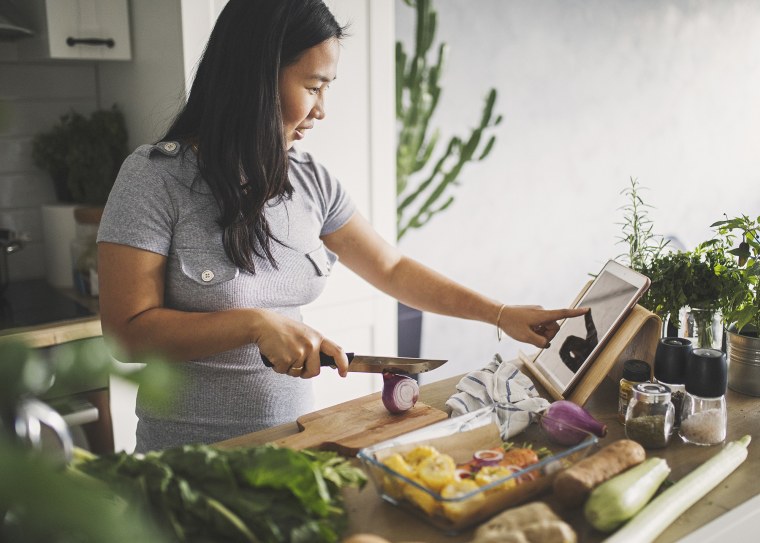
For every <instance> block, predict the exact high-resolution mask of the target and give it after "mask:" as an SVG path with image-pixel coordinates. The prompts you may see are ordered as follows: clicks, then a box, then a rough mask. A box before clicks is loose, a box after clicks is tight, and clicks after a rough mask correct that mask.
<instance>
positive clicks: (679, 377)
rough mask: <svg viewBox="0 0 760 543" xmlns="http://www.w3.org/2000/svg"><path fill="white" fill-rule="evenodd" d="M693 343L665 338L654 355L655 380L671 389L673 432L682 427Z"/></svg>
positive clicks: (661, 339)
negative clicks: (673, 413) (687, 367)
mask: <svg viewBox="0 0 760 543" xmlns="http://www.w3.org/2000/svg"><path fill="white" fill-rule="evenodd" d="M691 353H692V345H691V341H689V340H688V339H686V338H683V337H664V338H660V341H659V342H658V343H657V350H656V351H655V354H654V379H655V382H657V383H660V384H663V385H665V386H667V387H668V388H669V389H670V401H672V402H673V407H674V408H675V420H674V421H673V430H677V429H678V428H679V427H680V426H681V411H682V409H683V399H684V396H685V394H686V364H687V362H688V360H689V359H690V358H691Z"/></svg>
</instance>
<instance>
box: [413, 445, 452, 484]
mask: <svg viewBox="0 0 760 543" xmlns="http://www.w3.org/2000/svg"><path fill="white" fill-rule="evenodd" d="M456 468H457V466H456V464H455V463H454V459H453V458H451V457H450V456H449V455H448V454H439V455H437V456H431V457H429V458H426V459H425V460H423V461H422V462H420V464H419V466H418V467H417V474H418V475H419V478H420V479H421V480H422V483H423V484H424V485H425V486H426V487H428V488H429V489H431V490H434V491H435V492H439V491H440V490H441V489H442V488H443V487H444V486H446V485H447V484H449V483H451V482H454V480H455V478H456Z"/></svg>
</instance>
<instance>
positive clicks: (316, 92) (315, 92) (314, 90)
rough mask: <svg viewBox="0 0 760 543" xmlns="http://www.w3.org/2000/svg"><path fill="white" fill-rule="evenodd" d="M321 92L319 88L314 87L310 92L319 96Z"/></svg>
mask: <svg viewBox="0 0 760 543" xmlns="http://www.w3.org/2000/svg"><path fill="white" fill-rule="evenodd" d="M319 90H320V89H319V87H313V88H311V89H309V92H310V93H311V94H319Z"/></svg>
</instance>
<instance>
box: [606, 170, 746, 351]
mask: <svg viewBox="0 0 760 543" xmlns="http://www.w3.org/2000/svg"><path fill="white" fill-rule="evenodd" d="M642 191H643V188H642V187H641V185H640V184H639V182H638V180H637V179H634V178H631V180H630V186H629V187H627V188H626V189H624V190H623V191H622V192H621V194H624V195H625V196H626V197H627V198H628V203H627V204H626V205H625V206H623V207H622V209H623V211H624V218H623V222H622V223H619V224H620V225H621V227H622V236H621V237H620V238H619V242H620V243H623V244H625V245H626V246H627V251H626V253H624V254H622V255H619V257H618V258H620V259H621V260H623V261H625V262H626V263H627V264H628V265H629V266H630V267H631V268H633V269H634V270H636V271H638V272H640V273H643V274H644V275H646V276H647V277H649V278H650V279H651V281H652V284H651V286H650V287H649V290H648V291H647V292H646V294H645V295H644V297H643V298H642V299H641V301H640V303H641V305H642V306H643V307H645V308H646V309H648V310H649V311H652V312H653V313H655V314H657V315H658V316H659V317H660V318H662V320H663V323H665V330H664V334H665V335H668V336H676V335H678V334H679V326H680V323H679V320H680V314H681V312H682V310H684V309H686V312H685V320H686V321H687V326H684V328H685V329H687V330H688V329H690V330H688V332H687V333H689V335H690V334H691V333H692V332H693V331H694V329H696V333H695V335H696V344H697V346H700V347H718V346H720V343H721V338H720V336H718V335H717V333H716V332H719V331H720V330H721V328H720V311H721V309H722V306H723V304H722V303H721V300H722V299H723V297H724V296H725V295H726V294H725V293H726V292H729V291H731V290H732V289H734V288H735V286H736V285H735V281H736V279H735V277H734V276H733V275H730V274H719V273H717V272H716V271H715V270H716V269H728V268H729V267H730V266H731V261H730V259H729V257H728V256H726V254H725V252H724V250H723V249H722V247H720V246H718V245H717V241H713V240H711V241H708V242H705V243H703V244H700V245H699V246H697V247H696V248H695V249H694V250H693V251H673V250H670V248H669V247H668V241H667V240H665V239H664V238H663V237H662V236H660V235H657V234H655V233H654V232H653V222H652V220H651V219H650V218H649V214H648V210H649V209H650V208H651V207H652V206H650V205H649V204H647V203H646V202H645V201H644V199H643V197H642ZM689 323H690V325H689ZM716 324H717V326H716ZM690 337H691V336H690Z"/></svg>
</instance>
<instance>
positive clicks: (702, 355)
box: [679, 349, 728, 445]
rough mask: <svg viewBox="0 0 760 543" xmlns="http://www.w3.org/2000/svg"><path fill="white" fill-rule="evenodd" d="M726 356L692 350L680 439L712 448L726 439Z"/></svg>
mask: <svg viewBox="0 0 760 543" xmlns="http://www.w3.org/2000/svg"><path fill="white" fill-rule="evenodd" d="M727 380H728V367H727V364H726V355H725V353H723V352H722V351H718V350H716V349H694V351H693V352H692V355H691V359H690V360H689V372H688V374H687V376H686V397H685V398H684V402H683V410H682V411H681V428H680V430H679V435H680V436H681V438H682V439H683V440H684V441H686V442H688V443H694V444H696V445H715V444H716V443H721V442H722V441H723V440H725V439H726V426H727V424H728V412H727V411H726V384H727Z"/></svg>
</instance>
